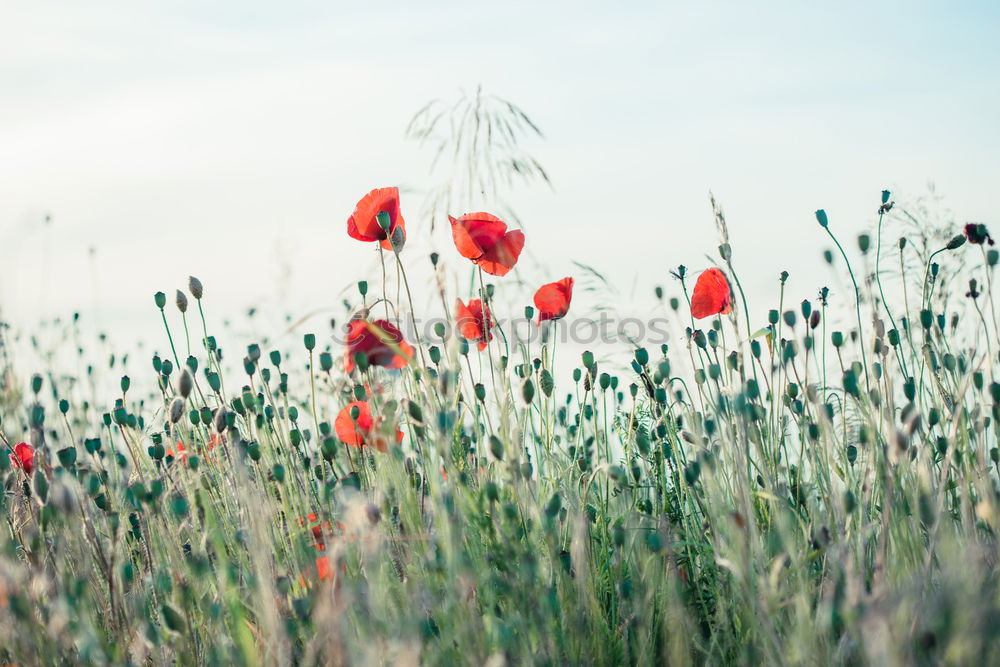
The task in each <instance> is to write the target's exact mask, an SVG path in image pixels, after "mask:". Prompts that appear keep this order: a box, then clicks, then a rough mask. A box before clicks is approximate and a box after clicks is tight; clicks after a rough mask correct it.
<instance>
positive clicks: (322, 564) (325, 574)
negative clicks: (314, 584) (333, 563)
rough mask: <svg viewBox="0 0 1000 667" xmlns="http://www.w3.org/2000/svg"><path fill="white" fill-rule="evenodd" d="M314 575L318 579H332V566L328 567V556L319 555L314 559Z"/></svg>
mask: <svg viewBox="0 0 1000 667" xmlns="http://www.w3.org/2000/svg"><path fill="white" fill-rule="evenodd" d="M316 575H317V576H318V577H319V580H320V581H326V580H327V579H333V568H332V567H330V557H329V556H320V557H319V558H317V559H316Z"/></svg>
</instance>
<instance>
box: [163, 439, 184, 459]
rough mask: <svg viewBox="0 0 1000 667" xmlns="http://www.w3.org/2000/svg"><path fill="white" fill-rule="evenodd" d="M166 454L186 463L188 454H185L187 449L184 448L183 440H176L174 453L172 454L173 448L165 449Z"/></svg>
mask: <svg viewBox="0 0 1000 667" xmlns="http://www.w3.org/2000/svg"><path fill="white" fill-rule="evenodd" d="M167 456H169V457H170V458H172V459H180V460H181V463H186V462H187V456H188V455H187V451H186V450H185V449H184V443H183V442H178V443H177V453H176V454H174V450H172V449H168V450H167Z"/></svg>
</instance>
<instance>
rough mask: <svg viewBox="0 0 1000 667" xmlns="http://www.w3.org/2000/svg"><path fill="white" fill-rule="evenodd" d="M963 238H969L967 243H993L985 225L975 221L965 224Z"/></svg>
mask: <svg viewBox="0 0 1000 667" xmlns="http://www.w3.org/2000/svg"><path fill="white" fill-rule="evenodd" d="M965 238H967V239H968V240H969V243H975V244H976V245H984V244H986V243H988V244H990V245H993V237H992V236H990V233H989V232H988V231H987V230H986V225H983V224H979V223H976V222H970V223H968V224H967V225H965Z"/></svg>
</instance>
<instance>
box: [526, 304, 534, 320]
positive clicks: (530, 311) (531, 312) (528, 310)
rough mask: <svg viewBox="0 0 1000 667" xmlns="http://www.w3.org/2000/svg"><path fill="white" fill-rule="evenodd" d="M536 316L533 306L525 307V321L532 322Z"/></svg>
mask: <svg viewBox="0 0 1000 667" xmlns="http://www.w3.org/2000/svg"><path fill="white" fill-rule="evenodd" d="M534 316H535V309H534V308H532V307H531V306H525V307H524V319H526V320H530V319H531V318H533V317H534Z"/></svg>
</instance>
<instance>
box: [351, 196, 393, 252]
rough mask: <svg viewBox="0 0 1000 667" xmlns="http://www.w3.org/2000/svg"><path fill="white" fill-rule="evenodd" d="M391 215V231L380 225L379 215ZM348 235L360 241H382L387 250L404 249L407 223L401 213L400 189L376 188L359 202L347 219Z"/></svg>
mask: <svg viewBox="0 0 1000 667" xmlns="http://www.w3.org/2000/svg"><path fill="white" fill-rule="evenodd" d="M379 213H387V214H389V230H388V231H386V230H385V229H383V228H382V225H380V224H379V223H378V214H379ZM347 233H348V234H349V235H350V236H351V238H355V239H358V240H359V241H369V242H372V241H381V242H382V247H383V248H385V249H386V250H392V249H393V247H392V246H393V239H395V241H396V249H399V248H402V246H403V242H404V241H406V223H405V222H404V221H403V216H402V214H400V212H399V188H376V189H375V190H372V191H371V192H369V193H368V194H366V195H365V196H364V197H362V198H361V201H359V202H358V205H357V206H355V207H354V213H352V214H351V217H349V218H348V219H347Z"/></svg>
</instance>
